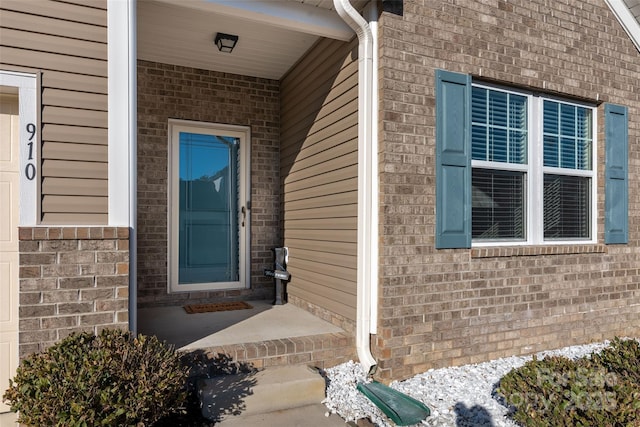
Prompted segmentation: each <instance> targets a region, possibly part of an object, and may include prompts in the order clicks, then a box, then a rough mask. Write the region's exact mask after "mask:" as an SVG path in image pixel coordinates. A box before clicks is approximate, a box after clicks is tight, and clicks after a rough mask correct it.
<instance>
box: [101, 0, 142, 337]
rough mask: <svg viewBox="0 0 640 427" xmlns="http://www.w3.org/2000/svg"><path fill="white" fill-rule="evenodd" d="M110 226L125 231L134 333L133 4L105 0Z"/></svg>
mask: <svg viewBox="0 0 640 427" xmlns="http://www.w3.org/2000/svg"><path fill="white" fill-rule="evenodd" d="M107 40H108V77H109V78H108V94H109V96H108V101H107V102H108V111H109V113H108V127H109V131H108V139H109V143H108V146H109V154H108V155H109V225H110V226H117V227H124V226H127V227H129V329H130V330H131V331H132V332H134V333H135V332H137V298H136V293H137V283H136V254H137V249H136V248H137V236H136V217H137V213H136V212H137V205H138V202H137V185H136V181H137V126H136V123H137V99H136V96H137V90H136V79H137V76H136V72H137V71H136V70H137V67H136V59H137V54H136V0H128V1H120V0H109V2H108V3H107Z"/></svg>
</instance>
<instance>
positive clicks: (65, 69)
mask: <svg viewBox="0 0 640 427" xmlns="http://www.w3.org/2000/svg"><path fill="white" fill-rule="evenodd" d="M0 69H3V70H13V71H21V72H32V73H36V72H40V73H41V135H40V136H41V142H42V145H41V164H40V174H41V180H42V181H41V209H42V212H41V215H42V222H43V223H44V224H96V225H99V224H106V223H107V221H108V218H107V212H108V201H107V194H108V188H107V187H108V185H107V2H106V0H72V1H64V2H62V1H53V0H31V1H22V0H3V1H2V3H0Z"/></svg>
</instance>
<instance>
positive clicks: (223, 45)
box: [214, 33, 238, 53]
mask: <svg viewBox="0 0 640 427" xmlns="http://www.w3.org/2000/svg"><path fill="white" fill-rule="evenodd" d="M214 42H215V44H216V46H218V50H219V51H220V52H227V53H231V51H232V50H233V48H234V47H236V43H238V36H234V35H233V34H225V33H216V38H215V40H214Z"/></svg>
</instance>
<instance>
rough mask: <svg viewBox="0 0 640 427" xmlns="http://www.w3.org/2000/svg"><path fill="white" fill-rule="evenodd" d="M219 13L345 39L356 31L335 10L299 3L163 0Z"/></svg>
mask: <svg viewBox="0 0 640 427" xmlns="http://www.w3.org/2000/svg"><path fill="white" fill-rule="evenodd" d="M160 1H163V2H165V3H170V4H173V5H179V6H184V7H191V8H194V9H199V10H203V11H208V12H213V13H217V14H220V15H226V16H232V17H236V18H242V19H246V20H249V21H254V22H260V23H262V24H267V25H272V26H274V27H278V28H282V29H285V30H292V31H297V32H300V33H305V34H312V35H314V36H319V37H328V38H331V39H337V40H342V41H349V40H351V39H352V38H353V30H352V29H351V28H349V26H348V25H347V24H345V22H344V21H343V20H342V19H340V17H339V16H338V14H337V13H336V12H334V11H332V10H328V9H323V8H320V7H314V6H309V5H306V4H303V3H298V2H290V1H287V2H284V1H273V0H262V1H257V0H189V1H182V2H177V1H176V0H160Z"/></svg>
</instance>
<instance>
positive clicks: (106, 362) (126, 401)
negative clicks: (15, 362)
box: [4, 329, 187, 426]
mask: <svg viewBox="0 0 640 427" xmlns="http://www.w3.org/2000/svg"><path fill="white" fill-rule="evenodd" d="M186 374H187V372H186V369H185V368H183V367H182V366H181V363H180V358H179V355H178V354H177V353H176V352H175V351H174V350H173V348H171V347H167V346H165V345H164V344H163V343H161V342H160V341H159V340H158V339H157V338H156V337H153V336H143V335H139V336H138V337H134V336H132V334H130V333H129V332H125V331H121V330H116V329H111V330H109V329H106V330H104V331H102V332H101V333H100V334H99V335H98V336H95V335H93V334H89V333H81V334H73V335H71V336H69V337H67V338H65V339H64V340H62V341H61V342H59V343H57V344H56V345H54V346H52V347H50V348H49V349H48V350H46V351H45V352H42V353H37V354H33V355H31V356H29V357H27V358H26V359H25V360H23V361H22V364H21V365H20V367H19V368H18V370H17V373H16V376H15V377H14V379H13V380H12V381H11V382H10V387H9V389H8V390H7V392H6V393H5V395H4V399H5V400H6V401H7V402H8V403H9V404H10V406H11V410H12V411H17V412H19V419H18V422H20V423H23V424H27V425H33V426H45V425H46V426H54V425H55V426H99V425H108V426H113V425H119V426H124V425H137V426H145V425H150V424H152V423H153V422H155V421H157V420H158V419H160V418H161V417H163V416H165V415H167V414H169V413H172V412H175V411H177V410H180V408H181V405H182V402H183V400H184V397H185V392H184V385H185V380H186Z"/></svg>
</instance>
